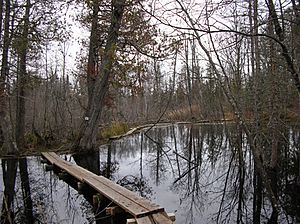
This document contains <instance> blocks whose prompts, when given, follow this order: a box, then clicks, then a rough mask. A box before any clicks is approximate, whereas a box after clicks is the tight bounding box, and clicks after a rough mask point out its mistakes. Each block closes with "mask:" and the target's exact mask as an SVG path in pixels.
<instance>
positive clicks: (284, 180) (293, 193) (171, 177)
mask: <svg viewBox="0 0 300 224" xmlns="http://www.w3.org/2000/svg"><path fill="white" fill-rule="evenodd" d="M278 131H279V130H278ZM272 135H273V136H274V132H271V134H270V136H267V137H266V138H265V141H261V147H262V148H263V150H264V156H265V157H267V158H268V157H270V156H271V155H272V153H271V152H272V150H274V148H275V147H277V148H278V153H279V154H278V162H277V165H276V166H272V163H271V161H272V160H270V162H266V163H265V167H266V170H267V171H268V174H269V175H270V177H272V181H271V183H272V188H273V191H274V192H275V193H276V197H277V198H278V199H279V201H280V205H281V208H280V212H279V214H274V212H272V207H271V206H270V202H269V200H268V198H267V197H266V191H265V190H264V189H263V188H262V186H263V185H262V182H261V178H260V176H259V175H258V174H257V173H256V172H255V170H256V164H255V163H254V162H253V158H252V154H251V150H250V147H249V145H248V144H247V139H246V138H245V136H244V134H243V133H242V132H241V131H240V128H239V126H235V125H228V126H225V125H171V126H167V127H157V128H152V129H151V130H149V131H148V132H147V135H145V131H142V132H141V133H139V134H135V135H132V136H128V137H126V138H123V139H120V140H118V141H113V142H111V143H110V144H108V145H106V146H102V147H101V148H100V150H99V152H95V153H89V154H86V155H75V156H74V157H73V158H74V161H76V163H77V164H79V165H81V166H83V167H85V168H87V169H89V170H91V171H92V172H95V173H97V174H101V175H104V176H106V177H108V178H110V179H112V180H114V181H116V182H119V183H120V184H121V185H123V186H125V187H127V188H129V189H130V190H133V191H136V192H137V193H138V194H140V195H142V196H144V197H148V198H150V199H151V200H153V201H155V202H156V203H158V204H160V205H161V206H162V207H164V208H165V209H166V210H167V211H168V212H174V211H175V212H176V219H177V222H176V223H180V224H184V223H189V224H201V223H267V222H268V221H269V223H271V222H273V223H274V222H275V223H276V221H277V220H278V221H277V222H278V223H299V219H300V217H299V214H300V209H299V208H300V204H299V203H300V198H299V195H300V190H299V189H300V187H299V186H300V163H299V159H300V154H299V152H300V129H299V127H291V128H283V129H280V134H278V133H277V134H276V136H277V137H276V141H275V140H274V139H272V138H271V136H272ZM270 143H272V144H270ZM270 146H272V147H270ZM65 158H66V159H67V160H72V157H70V156H66V157H65ZM267 158H264V159H265V161H268V159H267ZM1 163H2V170H1V172H2V173H1V174H2V176H3V180H2V182H1V185H0V186H3V187H4V188H1V191H2V192H3V193H2V196H3V198H2V204H0V205H1V223H9V222H10V220H11V221H14V222H15V223H26V222H27V223H33V222H35V223H126V221H125V220H126V219H122V220H121V221H119V220H117V221H116V220H113V219H107V220H105V219H103V217H102V216H97V215H96V216H95V211H94V210H93V207H92V206H91V205H90V204H89V203H88V202H87V201H90V199H89V198H87V197H86V196H85V197H84V196H82V195H79V194H78V193H77V192H76V191H75V190H74V189H73V188H72V187H70V186H72V183H68V184H70V185H68V184H66V183H65V182H63V181H60V180H58V177H57V176H56V175H54V174H53V173H52V172H49V173H46V172H45V171H44V170H43V169H42V166H41V164H40V163H39V159H38V158H29V159H27V160H20V161H16V160H4V159H2V161H1ZM17 167H19V170H20V171H19V172H18V170H17ZM75 185H76V183H75ZM75 188H76V186H75ZM0 203H1V201H0ZM271 217H273V218H271ZM27 220H28V221H27ZM32 220H34V221H32Z"/></svg>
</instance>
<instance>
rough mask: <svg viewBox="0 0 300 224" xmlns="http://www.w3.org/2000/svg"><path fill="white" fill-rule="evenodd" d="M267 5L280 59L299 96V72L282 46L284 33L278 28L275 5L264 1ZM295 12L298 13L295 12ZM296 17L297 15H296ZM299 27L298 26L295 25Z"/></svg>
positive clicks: (285, 48) (271, 1)
mask: <svg viewBox="0 0 300 224" xmlns="http://www.w3.org/2000/svg"><path fill="white" fill-rule="evenodd" d="M266 1H267V3H268V7H269V14H270V16H271V18H272V22H273V24H274V30H275V33H276V35H277V37H278V39H279V42H278V43H279V44H280V47H281V50H282V57H283V58H284V60H285V62H286V64H287V69H288V71H289V72H290V73H291V75H292V78H293V81H294V85H295V87H296V89H297V91H298V93H299V94H300V79H299V78H300V77H299V71H297V68H296V66H295V64H294V62H293V59H292V57H291V54H290V52H289V50H288V47H287V46H286V45H285V44H284V39H285V38H284V32H283V29H282V27H281V26H280V23H279V19H278V15H277V12H276V9H275V5H274V2H273V0H266ZM296 12H298V11H297V10H296ZM296 15H297V14H296ZM299 21H300V19H298V22H299ZM297 25H298V26H299V24H297Z"/></svg>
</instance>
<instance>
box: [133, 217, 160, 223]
mask: <svg viewBox="0 0 300 224" xmlns="http://www.w3.org/2000/svg"><path fill="white" fill-rule="evenodd" d="M136 223H137V224H153V222H152V221H151V219H150V217H149V216H146V217H142V218H138V219H136ZM162 224H163V223H162Z"/></svg>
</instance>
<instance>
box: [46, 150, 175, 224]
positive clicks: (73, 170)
mask: <svg viewBox="0 0 300 224" xmlns="http://www.w3.org/2000/svg"><path fill="white" fill-rule="evenodd" d="M42 156H43V157H44V158H45V159H47V160H48V162H49V163H51V164H52V165H54V166H56V167H58V168H59V169H61V170H62V171H64V172H66V173H68V174H69V175H71V176H73V177H74V178H76V179H77V180H78V181H80V182H82V183H84V184H87V185H89V186H90V187H92V188H94V189H95V190H96V191H97V192H99V193H100V194H101V195H103V196H105V197H106V198H108V199H109V200H111V201H112V202H114V203H115V204H116V205H117V206H119V207H120V208H121V209H123V210H124V211H125V212H127V213H129V214H131V215H132V216H133V219H130V220H127V223H130V224H131V223H137V224H171V223H173V222H172V221H171V218H169V216H168V215H167V213H166V212H165V211H164V208H162V207H160V206H159V205H157V204H155V203H152V202H151V201H149V200H147V199H144V198H142V197H140V196H138V195H137V194H135V193H133V192H131V191H129V190H127V189H126V188H124V187H121V186H120V185H118V184H116V183H114V182H112V181H111V180H109V179H107V178H105V177H103V176H98V175H96V174H94V173H92V172H90V171H88V170H86V169H84V168H82V167H80V166H78V165H76V164H73V163H70V162H68V161H65V160H63V159H62V158H61V157H59V156H58V155H57V154H56V153H54V152H45V153H42Z"/></svg>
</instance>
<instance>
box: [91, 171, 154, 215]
mask: <svg viewBox="0 0 300 224" xmlns="http://www.w3.org/2000/svg"><path fill="white" fill-rule="evenodd" d="M85 182H86V183H87V184H89V185H90V186H91V187H93V188H94V189H96V190H99V191H100V193H101V194H103V195H104V196H105V197H107V198H108V199H110V200H112V201H113V202H114V203H116V204H117V205H119V206H120V207H121V208H122V209H124V210H125V211H127V212H129V213H130V214H131V215H133V216H134V217H140V216H143V215H147V214H149V213H151V212H152V211H149V210H147V209H145V208H144V207H142V206H140V205H139V204H136V203H135V202H134V201H132V200H130V199H129V198H126V197H124V196H123V195H122V194H120V193H119V192H116V191H114V190H113V189H112V188H110V187H108V186H106V185H104V184H103V183H101V182H99V181H97V180H95V179H94V178H91V177H86V178H85Z"/></svg>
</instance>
